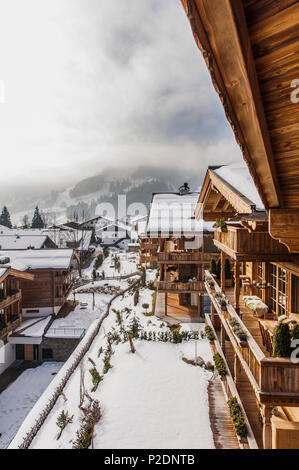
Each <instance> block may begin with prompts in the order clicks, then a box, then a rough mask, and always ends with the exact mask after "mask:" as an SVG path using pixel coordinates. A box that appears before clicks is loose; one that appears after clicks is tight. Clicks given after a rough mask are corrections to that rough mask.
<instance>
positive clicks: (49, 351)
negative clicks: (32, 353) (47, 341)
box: [42, 348, 53, 359]
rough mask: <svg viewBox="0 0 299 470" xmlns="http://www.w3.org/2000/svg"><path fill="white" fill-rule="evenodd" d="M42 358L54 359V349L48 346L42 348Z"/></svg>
mask: <svg viewBox="0 0 299 470" xmlns="http://www.w3.org/2000/svg"><path fill="white" fill-rule="evenodd" d="M42 358H43V359H53V351H52V349H50V348H48V349H46V348H45V349H44V348H43V349H42Z"/></svg>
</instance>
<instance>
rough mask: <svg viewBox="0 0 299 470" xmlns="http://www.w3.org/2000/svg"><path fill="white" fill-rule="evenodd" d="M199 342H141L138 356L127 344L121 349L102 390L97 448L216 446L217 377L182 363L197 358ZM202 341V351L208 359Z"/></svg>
mask: <svg viewBox="0 0 299 470" xmlns="http://www.w3.org/2000/svg"><path fill="white" fill-rule="evenodd" d="M193 343H194V341H192V342H189V343H187V342H185V343H184V344H170V343H155V344H152V343H150V342H147V341H137V342H136V343H135V344H136V353H135V354H132V353H130V352H129V348H128V344H127V343H125V344H121V345H120V346H119V347H117V348H116V350H115V354H114V355H113V357H112V364H113V369H111V371H109V373H108V374H107V378H105V380H104V382H103V385H102V386H101V384H100V386H99V391H98V392H97V398H98V399H99V401H100V403H101V404H102V406H103V418H102V420H101V421H100V422H99V423H98V425H97V426H96V430H95V440H94V447H95V448H96V449H108V448H111V449H113V448H115V449H117V448H123V449H126V448H127V449H130V448H131V449H134V448H136V449H139V448H141V449H142V448H166V449H168V448H169V449H171V448H172V449H180V448H195V449H196V448H205V449H211V448H214V442H213V435H212V432H211V428H210V422H209V406H208V394H207V386H208V379H209V377H210V375H211V374H210V373H209V372H207V371H204V370H203V369H201V368H200V367H194V366H191V365H188V364H185V363H184V362H183V361H182V359H181V357H182V355H184V356H186V355H187V356H189V357H194V344H193ZM200 343H201V345H200V348H199V349H200V351H199V352H200V354H201V355H202V356H205V357H207V355H209V351H208V350H207V348H206V347H205V344H203V342H202V341H200ZM205 343H206V342H205ZM207 346H208V345H207ZM208 347H209V346H208Z"/></svg>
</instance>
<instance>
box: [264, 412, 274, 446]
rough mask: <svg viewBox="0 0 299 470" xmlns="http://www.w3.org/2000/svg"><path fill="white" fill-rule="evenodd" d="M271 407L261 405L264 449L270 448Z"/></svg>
mask: <svg viewBox="0 0 299 470" xmlns="http://www.w3.org/2000/svg"><path fill="white" fill-rule="evenodd" d="M271 416H272V408H271V407H270V406H267V405H264V406H263V446H264V449H272V424H271Z"/></svg>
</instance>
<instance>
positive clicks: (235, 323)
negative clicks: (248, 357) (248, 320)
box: [228, 318, 247, 341]
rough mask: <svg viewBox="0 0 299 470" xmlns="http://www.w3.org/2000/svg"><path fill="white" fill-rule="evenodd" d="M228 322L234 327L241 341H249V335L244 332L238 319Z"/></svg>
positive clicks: (230, 319) (231, 319)
mask: <svg viewBox="0 0 299 470" xmlns="http://www.w3.org/2000/svg"><path fill="white" fill-rule="evenodd" d="M228 322H229V324H230V326H231V327H232V330H233V332H234V333H235V335H236V336H237V337H238V338H239V340H240V341H247V333H246V332H245V331H244V330H243V328H242V327H241V325H240V323H239V322H238V320H237V319H236V318H229V319H228Z"/></svg>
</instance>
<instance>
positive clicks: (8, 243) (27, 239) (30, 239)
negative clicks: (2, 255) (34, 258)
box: [0, 233, 47, 250]
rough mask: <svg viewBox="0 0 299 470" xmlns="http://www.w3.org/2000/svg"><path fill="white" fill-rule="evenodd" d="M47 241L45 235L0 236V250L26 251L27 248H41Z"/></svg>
mask: <svg viewBox="0 0 299 470" xmlns="http://www.w3.org/2000/svg"><path fill="white" fill-rule="evenodd" d="M46 240H47V235H19V234H17V235H15V234H7V233H6V234H5V235H1V234H0V249H1V250H26V249H27V248H36V249H38V248H41V247H42V246H43V245H44V243H45V242H46Z"/></svg>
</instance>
